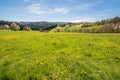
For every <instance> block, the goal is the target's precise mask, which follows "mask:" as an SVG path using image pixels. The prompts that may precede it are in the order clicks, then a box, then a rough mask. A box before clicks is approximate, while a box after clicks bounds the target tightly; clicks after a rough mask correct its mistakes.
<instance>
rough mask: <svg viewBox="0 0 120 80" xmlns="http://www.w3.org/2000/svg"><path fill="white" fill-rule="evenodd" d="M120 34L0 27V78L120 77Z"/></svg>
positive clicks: (67, 79) (110, 79) (112, 79)
mask: <svg viewBox="0 0 120 80" xmlns="http://www.w3.org/2000/svg"><path fill="white" fill-rule="evenodd" d="M119 79H120V34H113V33H111V34H82V33H40V32H37V31H31V32H27V31H6V30H5V31H4V30H0V80H119Z"/></svg>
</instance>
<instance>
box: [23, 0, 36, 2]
mask: <svg viewBox="0 0 120 80" xmlns="http://www.w3.org/2000/svg"><path fill="white" fill-rule="evenodd" d="M24 1H25V2H36V1H35V0H24Z"/></svg>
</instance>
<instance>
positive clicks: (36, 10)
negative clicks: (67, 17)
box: [27, 3, 69, 14]
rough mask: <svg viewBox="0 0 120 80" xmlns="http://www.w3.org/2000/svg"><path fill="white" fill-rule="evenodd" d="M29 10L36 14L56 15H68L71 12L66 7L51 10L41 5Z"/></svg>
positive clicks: (35, 5)
mask: <svg viewBox="0 0 120 80" xmlns="http://www.w3.org/2000/svg"><path fill="white" fill-rule="evenodd" d="M27 10H29V12H31V13H35V14H56V13H57V14H66V13H68V12H69V10H68V9H67V8H65V7H56V8H53V9H51V8H48V7H45V6H42V5H40V4H39V3H36V4H32V5H30V6H28V7H27Z"/></svg>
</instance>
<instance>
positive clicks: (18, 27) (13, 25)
mask: <svg viewBox="0 0 120 80" xmlns="http://www.w3.org/2000/svg"><path fill="white" fill-rule="evenodd" d="M10 28H11V29H12V30H15V31H16V30H19V29H20V26H19V25H17V24H16V23H12V24H11V25H10Z"/></svg>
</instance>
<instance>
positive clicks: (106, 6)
mask: <svg viewBox="0 0 120 80" xmlns="http://www.w3.org/2000/svg"><path fill="white" fill-rule="evenodd" d="M115 16H120V0H0V20H9V21H52V22H54V21H55V22H58V21H59V22H64V21H65V22H81V21H88V22H89V21H97V20H101V19H106V18H112V17H115Z"/></svg>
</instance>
